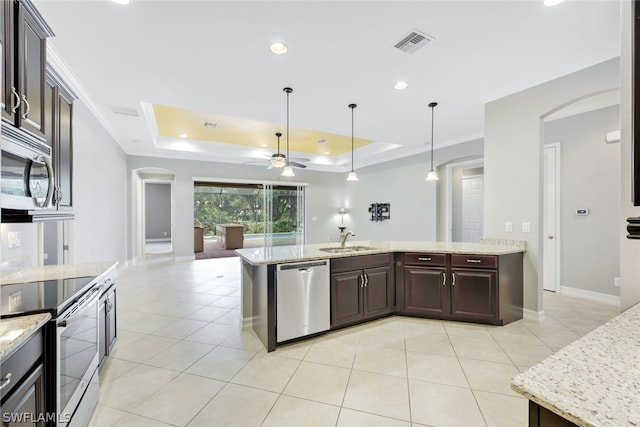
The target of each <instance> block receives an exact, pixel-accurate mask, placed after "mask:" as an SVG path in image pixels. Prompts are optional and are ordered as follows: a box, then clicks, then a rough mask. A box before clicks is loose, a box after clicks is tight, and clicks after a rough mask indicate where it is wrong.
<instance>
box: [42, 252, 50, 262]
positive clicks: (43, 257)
mask: <svg viewBox="0 0 640 427" xmlns="http://www.w3.org/2000/svg"><path fill="white" fill-rule="evenodd" d="M42 259H43V260H45V261H46V260H48V259H49V254H48V253H46V252H45V253H44V254H42Z"/></svg>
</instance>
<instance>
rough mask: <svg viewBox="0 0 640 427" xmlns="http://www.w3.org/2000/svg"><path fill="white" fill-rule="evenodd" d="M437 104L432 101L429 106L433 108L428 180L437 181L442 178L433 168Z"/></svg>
mask: <svg viewBox="0 0 640 427" xmlns="http://www.w3.org/2000/svg"><path fill="white" fill-rule="evenodd" d="M437 105H438V103H437V102H432V103H430V104H429V108H431V170H430V171H429V173H428V174H427V179H426V180H427V181H437V180H439V179H440V178H438V174H437V173H436V171H435V169H433V110H434V108H435V107H436V106H437Z"/></svg>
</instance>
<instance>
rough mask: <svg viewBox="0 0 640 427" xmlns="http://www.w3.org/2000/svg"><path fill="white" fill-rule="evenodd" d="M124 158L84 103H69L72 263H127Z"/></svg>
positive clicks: (125, 172) (120, 150)
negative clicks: (71, 133)
mask: <svg viewBox="0 0 640 427" xmlns="http://www.w3.org/2000/svg"><path fill="white" fill-rule="evenodd" d="M126 161H127V160H126V155H125V153H124V152H123V151H122V149H121V148H120V146H119V145H118V144H117V143H116V142H115V141H114V139H113V138H112V137H111V136H110V135H109V134H108V133H107V131H106V130H105V129H104V128H103V127H102V125H101V124H100V123H99V122H98V121H97V120H96V119H95V117H94V116H93V114H92V113H91V112H90V111H89V110H88V109H87V107H86V106H85V104H84V103H83V102H82V101H80V100H77V101H75V102H74V104H73V168H74V169H73V191H74V195H73V204H74V207H73V210H74V213H75V219H74V220H73V221H72V223H73V243H72V245H73V246H74V247H73V248H72V253H73V260H72V263H83V262H94V261H121V262H124V261H126V260H127V258H128V257H127V250H126V248H127V247H126V242H127V168H126Z"/></svg>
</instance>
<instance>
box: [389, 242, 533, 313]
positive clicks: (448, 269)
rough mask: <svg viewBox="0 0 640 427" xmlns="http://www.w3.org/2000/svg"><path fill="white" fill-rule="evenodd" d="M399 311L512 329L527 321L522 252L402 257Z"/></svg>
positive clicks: (398, 268)
mask: <svg viewBox="0 0 640 427" xmlns="http://www.w3.org/2000/svg"><path fill="white" fill-rule="evenodd" d="M396 274H397V275H398V276H400V275H401V276H402V278H400V277H398V286H397V288H396V295H397V299H398V301H401V302H402V304H401V306H400V307H398V312H399V313H401V314H407V315H419V316H424V317H436V318H441V319H448V320H464V321H473V322H482V323H490V324H495V325H506V324H508V323H511V322H513V321H515V320H518V319H521V318H522V284H523V283H522V277H523V276H522V253H514V254H504V255H465V254H422V253H405V254H399V255H397V259H396Z"/></svg>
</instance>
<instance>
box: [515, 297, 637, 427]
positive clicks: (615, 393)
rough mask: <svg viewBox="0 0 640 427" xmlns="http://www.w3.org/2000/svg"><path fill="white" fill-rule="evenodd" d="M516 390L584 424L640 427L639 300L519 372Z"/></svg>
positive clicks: (559, 413) (553, 410)
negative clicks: (632, 305)
mask: <svg viewBox="0 0 640 427" xmlns="http://www.w3.org/2000/svg"><path fill="white" fill-rule="evenodd" d="M511 388H513V389H514V390H515V391H517V392H519V393H521V394H523V395H524V396H526V397H527V398H528V399H530V400H532V401H533V402H535V403H537V404H538V405H540V406H543V407H545V408H546V409H548V410H550V411H552V412H554V413H556V414H558V415H560V416H561V417H563V418H566V419H568V420H569V421H571V422H572V423H574V424H577V425H579V426H594V427H595V426H598V427H605V426H640V304H638V305H636V306H634V307H632V308H630V309H628V310H627V311H625V312H624V313H622V314H620V315H619V316H617V317H616V318H614V319H613V320H611V321H609V322H607V323H605V324H604V325H602V326H601V327H599V328H598V329H595V330H594V331H592V332H590V333H589V334H587V335H585V336H584V337H582V338H580V339H579V340H577V341H575V342H573V343H572V344H569V345H568V346H567V347H565V348H563V349H562V350H560V351H558V352H557V353H555V354H553V355H552V356H550V357H548V358H547V359H545V360H543V361H542V362H540V363H539V364H538V365H536V366H534V367H532V368H530V369H528V370H527V371H525V372H523V373H522V374H520V375H518V376H516V377H515V378H514V379H513V380H512V381H511Z"/></svg>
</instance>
